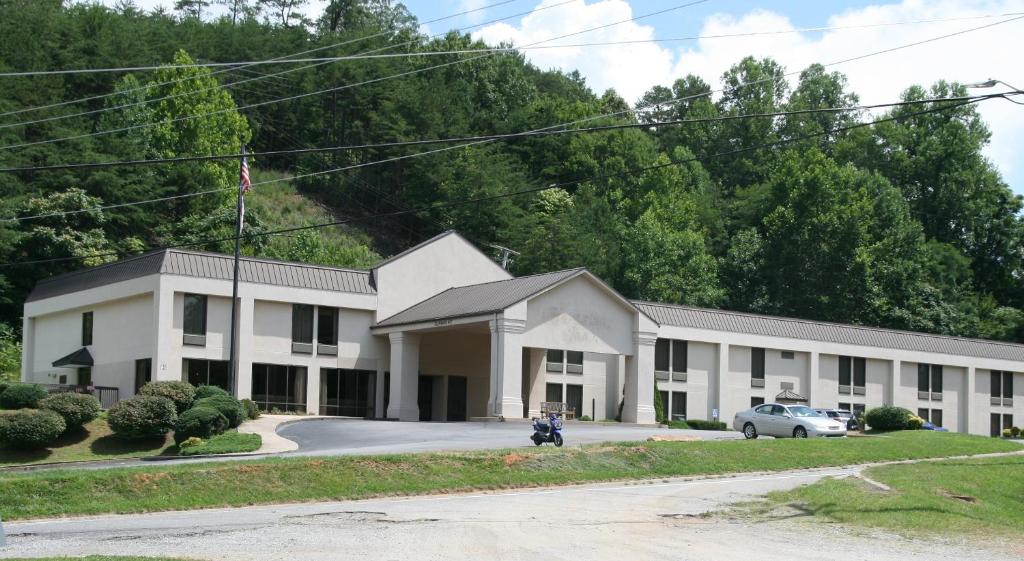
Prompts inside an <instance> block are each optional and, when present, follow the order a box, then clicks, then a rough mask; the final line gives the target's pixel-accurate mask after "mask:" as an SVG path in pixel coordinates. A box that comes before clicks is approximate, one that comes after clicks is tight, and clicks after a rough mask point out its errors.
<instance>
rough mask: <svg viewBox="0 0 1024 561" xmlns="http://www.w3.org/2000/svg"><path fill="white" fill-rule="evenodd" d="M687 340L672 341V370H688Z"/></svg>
mask: <svg viewBox="0 0 1024 561" xmlns="http://www.w3.org/2000/svg"><path fill="white" fill-rule="evenodd" d="M686 347H687V345H686V341H672V371H673V372H686Z"/></svg>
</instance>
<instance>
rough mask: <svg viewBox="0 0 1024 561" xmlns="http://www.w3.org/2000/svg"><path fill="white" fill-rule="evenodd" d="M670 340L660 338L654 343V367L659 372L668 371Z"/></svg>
mask: <svg viewBox="0 0 1024 561" xmlns="http://www.w3.org/2000/svg"><path fill="white" fill-rule="evenodd" d="M668 353H669V340H668V339H658V341H657V342H656V343H654V369H655V370H657V371H659V372H668Z"/></svg>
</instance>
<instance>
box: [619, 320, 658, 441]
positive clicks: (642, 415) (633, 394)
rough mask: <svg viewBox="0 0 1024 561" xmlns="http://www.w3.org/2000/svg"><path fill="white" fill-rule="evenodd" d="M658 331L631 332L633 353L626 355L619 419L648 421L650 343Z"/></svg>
mask: <svg viewBox="0 0 1024 561" xmlns="http://www.w3.org/2000/svg"><path fill="white" fill-rule="evenodd" d="M657 340H658V334H657V333H653V332H648V331H634V332H633V355H632V356H627V357H626V388H625V395H624V396H623V404H622V421H623V422H625V423H638V424H642V425H652V424H654V423H655V422H656V421H657V419H655V416H654V344H655V342H657Z"/></svg>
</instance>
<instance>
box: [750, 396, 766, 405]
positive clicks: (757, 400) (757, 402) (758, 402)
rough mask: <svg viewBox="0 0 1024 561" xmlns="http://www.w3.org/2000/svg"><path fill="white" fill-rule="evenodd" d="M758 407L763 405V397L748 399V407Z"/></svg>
mask: <svg viewBox="0 0 1024 561" xmlns="http://www.w3.org/2000/svg"><path fill="white" fill-rule="evenodd" d="M758 405H764V398H763V397H752V398H750V406H751V407H757V406H758Z"/></svg>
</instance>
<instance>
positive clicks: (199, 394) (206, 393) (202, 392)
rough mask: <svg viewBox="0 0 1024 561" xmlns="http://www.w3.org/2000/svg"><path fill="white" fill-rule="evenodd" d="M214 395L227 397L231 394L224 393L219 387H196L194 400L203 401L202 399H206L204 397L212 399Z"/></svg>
mask: <svg viewBox="0 0 1024 561" xmlns="http://www.w3.org/2000/svg"><path fill="white" fill-rule="evenodd" d="M215 395H228V396H230V395H231V394H229V393H228V392H226V391H224V389H223V388H221V387H219V386H196V399H197V400H199V399H203V398H206V397H213V396H215Z"/></svg>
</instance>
